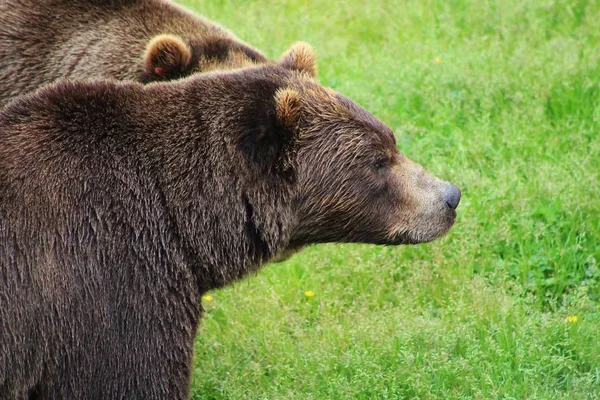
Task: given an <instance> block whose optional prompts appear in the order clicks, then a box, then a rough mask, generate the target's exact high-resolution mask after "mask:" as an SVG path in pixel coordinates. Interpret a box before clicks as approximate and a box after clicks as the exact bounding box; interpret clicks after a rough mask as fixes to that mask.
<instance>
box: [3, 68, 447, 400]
mask: <svg viewBox="0 0 600 400" xmlns="http://www.w3.org/2000/svg"><path fill="white" fill-rule="evenodd" d="M304 67H305V65H304V64H303V63H301V64H300V65H291V66H290V64H289V59H287V58H286V57H284V59H283V61H282V62H281V64H280V65H268V66H263V67H256V68H248V69H244V70H237V71H233V72H213V73H208V74H198V75H195V76H193V77H190V78H187V79H182V80H178V81H174V82H160V83H153V84H150V85H146V86H143V85H141V84H139V83H135V82H122V83H116V82H111V81H93V82H69V81H61V82H59V83H56V84H53V85H49V86H46V87H44V88H42V89H40V90H38V91H37V92H35V93H33V94H30V95H26V96H23V97H21V98H19V99H18V100H15V101H13V102H11V103H10V104H9V105H7V106H6V107H5V108H4V109H3V110H2V111H0V194H1V196H0V277H2V279H0V332H1V333H2V334H0V398H35V399H59V398H69V399H71V398H80V399H113V398H135V399H183V398H186V397H187V396H188V394H189V383H190V373H191V365H192V354H193V342H194V336H195V333H196V328H197V324H198V321H199V318H200V314H201V312H202V307H201V304H200V297H201V295H202V294H203V293H205V292H206V291H208V290H211V289H213V288H218V287H221V286H223V285H226V284H229V283H231V282H234V281H236V280H238V279H240V278H242V277H243V276H245V275H247V274H249V273H251V272H254V271H257V270H258V269H259V268H260V266H261V265H263V264H264V263H265V262H267V261H269V260H272V259H274V258H277V257H279V256H280V255H282V254H286V253H289V252H293V251H294V250H296V249H299V248H301V247H302V246H305V245H309V244H311V243H322V242H366V243H379V244H389V245H396V244H402V243H418V242H422V241H428V240H433V239H435V238H436V237H439V236H441V235H443V234H445V233H446V232H447V231H448V229H450V227H451V226H452V224H453V223H454V219H455V211H454V209H453V207H449V206H448V204H447V202H448V199H447V195H446V194H445V193H446V192H447V190H448V188H450V187H451V186H450V185H449V184H448V183H445V182H442V181H440V180H438V179H437V178H435V177H433V176H431V175H429V174H428V173H426V172H425V171H424V170H423V169H422V168H421V167H419V166H417V165H416V164H414V163H412V162H411V161H410V160H408V159H407V158H406V157H405V156H404V155H402V154H401V153H400V152H399V151H398V150H397V148H396V143H395V140H394V136H393V134H392V132H391V131H390V130H389V128H387V127H386V126H385V125H384V124H383V123H381V122H380V121H378V120H377V119H376V118H375V117H373V116H372V115H371V114H369V113H368V112H366V111H365V110H364V109H362V108H361V107H359V106H358V105H356V104H355V103H354V102H352V101H351V100H349V99H348V98H346V97H343V96H342V95H340V94H337V93H335V92H333V91H331V90H329V89H325V88H323V87H322V86H320V85H319V84H318V83H316V82H315V81H313V80H312V79H310V78H308V77H307V75H308V74H306V73H305V72H298V70H299V69H302V68H304ZM157 111H158V112H157Z"/></svg>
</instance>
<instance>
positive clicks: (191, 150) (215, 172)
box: [144, 82, 295, 292]
mask: <svg viewBox="0 0 600 400" xmlns="http://www.w3.org/2000/svg"><path fill="white" fill-rule="evenodd" d="M171 86H172V87H174V88H178V89H181V88H184V90H176V91H175V92H174V93H171V94H169V96H173V97H170V100H172V101H171V103H172V104H178V106H177V109H176V110H175V109H173V110H170V109H167V110H164V111H165V114H170V115H172V116H173V118H172V119H171V120H168V121H166V120H165V119H164V118H162V117H160V116H159V117H157V116H156V113H148V114H147V115H146V116H145V118H144V120H145V121H148V122H147V123H150V124H152V125H155V126H160V128H159V129H156V128H155V129H153V132H156V133H157V134H156V135H154V136H153V139H152V141H151V144H150V146H149V149H148V152H147V153H148V154H149V156H150V157H152V160H151V161H150V164H152V165H154V166H155V168H157V175H158V176H159V184H158V187H159V188H160V192H161V193H162V196H164V198H165V208H166V209H167V212H168V213H169V215H170V216H171V218H172V221H173V224H172V225H173V227H174V229H176V231H177V232H176V235H177V236H178V237H179V238H180V240H181V246H182V249H184V251H185V254H186V259H187V262H188V264H189V265H191V267H192V270H193V272H194V273H195V274H196V277H197V280H198V285H199V287H200V290H201V292H204V291H207V290H210V289H214V288H218V287H222V286H224V285H226V284H229V283H232V282H235V281H236V280H239V279H240V278H242V277H244V276H245V275H247V274H249V273H252V272H256V271H257V270H258V269H259V268H260V267H261V266H262V265H263V264H264V263H266V262H269V261H271V260H273V259H276V258H278V256H279V255H280V254H282V253H284V252H286V251H287V250H288V246H289V237H290V232H291V231H292V227H293V226H294V224H295V217H294V212H293V210H292V197H293V196H292V190H293V185H292V184H291V183H290V182H289V181H288V180H286V179H285V178H283V177H280V176H278V175H277V174H274V173H272V171H264V170H262V169H261V168H256V166H254V165H252V163H251V162H249V161H248V158H247V157H246V156H245V155H244V154H242V153H241V151H240V149H239V145H238V144H236V143H237V138H238V137H239V136H240V135H244V132H243V130H244V126H243V125H240V124H239V123H238V122H237V119H236V118H232V117H231V110H230V108H228V107H224V108H223V109H221V108H220V107H217V106H215V104H216V102H215V98H211V97H210V95H207V93H208V94H209V93H210V90H209V89H207V88H206V87H203V86H202V85H198V82H195V83H194V84H193V85H192V84H190V82H186V83H181V84H174V85H171ZM165 87H166V85H165ZM190 87H191V88H196V87H200V89H202V90H200V92H199V93H198V92H196V91H195V90H190ZM175 98H177V100H175ZM160 106H161V105H158V104H157V107H160ZM162 106H163V107H164V103H162ZM182 110H186V111H182ZM194 110H196V111H194ZM198 110H200V111H198ZM207 110H208V111H207ZM171 111H173V112H172V113H171ZM186 113H191V114H187V115H186ZM178 118H182V121H181V122H179V121H178ZM184 121H188V122H187V123H186V122H184ZM189 121H193V123H192V124H190V123H189Z"/></svg>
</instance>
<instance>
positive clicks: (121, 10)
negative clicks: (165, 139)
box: [0, 0, 267, 106]
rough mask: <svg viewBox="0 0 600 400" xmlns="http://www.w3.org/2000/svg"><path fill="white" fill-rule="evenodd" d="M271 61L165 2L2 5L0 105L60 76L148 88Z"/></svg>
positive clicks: (29, 0) (25, 1)
mask: <svg viewBox="0 0 600 400" xmlns="http://www.w3.org/2000/svg"><path fill="white" fill-rule="evenodd" d="M266 61H267V59H266V57H265V56H264V55H263V54H261V53H260V52H259V51H258V50H255V49H253V48H252V47H250V46H248V45H247V44H245V43H244V42H242V41H240V40H239V39H237V38H236V37H235V36H234V35H233V34H231V33H230V32H228V31H227V30H225V29H223V28H221V27H220V26H218V25H216V24H214V23H212V22H210V21H208V20H206V19H203V18H201V17H198V16H196V15H194V14H192V13H190V12H188V11H186V10H185V9H183V8H181V7H179V6H178V5H176V4H174V3H172V2H170V1H168V0H99V1H92V0H70V1H68V0H0V106H4V105H5V104H6V103H7V102H8V101H9V100H10V99H12V98H13V97H15V96H18V95H20V94H23V93H26V92H29V91H32V90H34V89H37V88H38V87H39V86H41V85H43V84H46V83H50V82H52V81H54V80H56V79H58V78H63V77H66V78H72V79H95V78H108V79H117V80H134V81H138V82H142V83H147V82H151V81H160V80H171V79H177V78H180V77H183V76H187V75H190V74H192V73H194V72H205V71H210V70H215V69H230V68H239V67H245V66H248V65H253V64H260V63H263V62H266Z"/></svg>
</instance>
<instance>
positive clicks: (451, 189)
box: [445, 183, 460, 210]
mask: <svg viewBox="0 0 600 400" xmlns="http://www.w3.org/2000/svg"><path fill="white" fill-rule="evenodd" d="M445 196H446V205H448V207H450V208H451V209H453V210H455V209H456V207H458V203H460V189H459V188H458V187H456V186H455V185H453V184H451V183H449V184H448V186H447V187H446V193H445Z"/></svg>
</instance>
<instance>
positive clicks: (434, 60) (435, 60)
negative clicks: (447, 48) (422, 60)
mask: <svg viewBox="0 0 600 400" xmlns="http://www.w3.org/2000/svg"><path fill="white" fill-rule="evenodd" d="M433 62H434V63H436V64H439V63H441V62H442V57H439V56H438V57H436V58H434V59H433Z"/></svg>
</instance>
